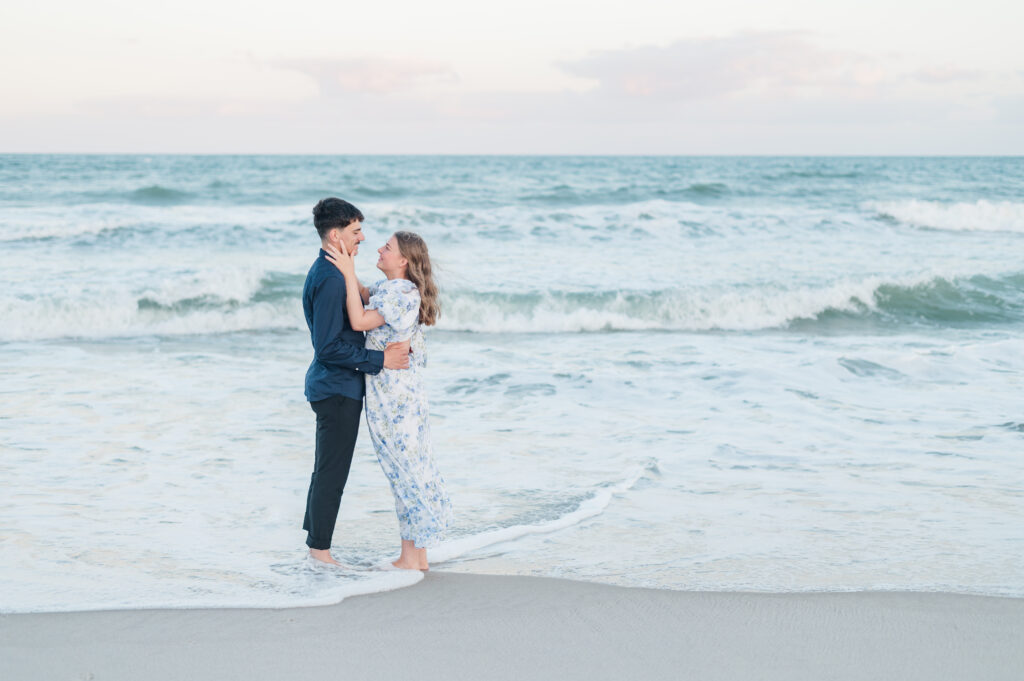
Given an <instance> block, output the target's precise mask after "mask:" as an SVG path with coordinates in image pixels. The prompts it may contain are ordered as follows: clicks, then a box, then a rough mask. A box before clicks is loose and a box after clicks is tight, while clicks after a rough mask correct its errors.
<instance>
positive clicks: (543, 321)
mask: <svg viewBox="0 0 1024 681" xmlns="http://www.w3.org/2000/svg"><path fill="white" fill-rule="evenodd" d="M303 280H304V276H303V275H301V274H295V273H286V272H263V271H260V270H255V269H254V270H239V271H233V270H225V271H215V272H211V273H207V274H206V275H203V276H194V275H193V276H190V277H186V278H179V279H175V280H171V281H168V282H166V283H165V284H163V285H162V286H161V287H159V288H151V289H148V290H145V291H141V292H127V291H125V292H117V291H94V292H89V293H83V292H76V293H73V294H67V295H64V296H61V295H59V294H58V295H49V296H46V295H40V296H37V297H35V298H28V297H26V296H18V297H6V298H0V315H2V318H3V319H4V325H3V327H2V329H0V340H4V341H16V340H30V339H42V338H63V337H84V338H104V337H123V336H137V335H193V334H217V333H228V332H235V331H248V330H273V329H303V328H305V321H304V319H303V316H302V309H301V308H302V306H301V301H300V295H301V290H302V283H303ZM442 303H443V314H442V317H441V321H440V323H439V325H438V328H439V329H442V330H448V331H467V332H478V333H585V332H601V331H636V330H647V331H715V330H723V331H757V330H769V329H792V330H797V331H801V332H807V333H829V332H834V331H842V330H844V329H859V330H864V329H866V328H871V329H875V330H885V329H899V328H904V327H907V326H921V325H924V326H931V327H970V326H978V325H999V324H1012V323H1020V322H1024V273H1015V274H1009V275H1003V276H983V275H975V276H969V277H941V276H929V277H919V278H917V279H910V280H905V281H894V280H887V279H884V278H869V279H864V280H859V281H845V282H838V283H834V284H831V285H828V286H821V287H814V286H804V287H797V288H783V287H769V286H764V287H759V286H750V285H747V286H739V285H737V286H733V287H731V288H728V289H722V290H714V289H696V288H694V289H689V288H671V289H663V290H653V291H612V290H606V291H592V292H573V291H557V290H555V291H548V292H543V293H540V292H524V293H513V292H506V291H469V290H458V291H447V292H444V293H443V298H442Z"/></svg>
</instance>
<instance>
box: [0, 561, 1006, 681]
mask: <svg viewBox="0 0 1024 681" xmlns="http://www.w3.org/2000/svg"><path fill="white" fill-rule="evenodd" d="M1021 669H1024V599H1020V598H1012V597H1003V596H979V595H970V594H953V593H933V592H899V591H891V592H890V591H867V592H802V593H752V592H706V591H670V590H659V589H643V588H633V587H619V586H610V585H604V584H594V583H589V582H576V581H570V580H563V579H555V578H546V577H520V576H490V575H473V574H460V573H445V572H433V571H432V572H430V573H427V575H426V576H425V578H424V579H423V580H422V581H420V582H418V583H416V584H414V585H412V586H409V587H405V588H401V589H397V590H394V591H386V592H380V593H373V594H367V595H361V596H352V597H349V598H346V599H345V600H344V601H342V602H341V603H338V604H336V605H329V606H313V607H304V608H283V609H257V608H251V609H250V608H246V609H180V610H104V611H81V612H69V613H32V614H8V615H0V677H2V678H11V679H24V680H32V679H50V678H81V679H93V678H95V679H136V678H148V679H180V678H191V679H214V678H216V679H232V678H242V677H245V678H247V679H254V680H260V679H286V678H293V677H298V676H300V675H304V674H309V673H320V672H328V673H339V672H340V673H341V674H342V675H343V678H352V679H366V680H372V679H393V678H395V677H396V676H398V675H401V674H409V673H413V674H415V675H416V676H417V677H418V678H420V679H453V680H458V679H467V680H468V679H506V678H507V679H534V678H536V679H546V678H559V679H566V680H572V679H581V680H582V679H594V678H608V679H611V678H615V679H622V678H638V679H680V678H700V679H723V680H725V679H728V680H733V679H736V680H739V679H752V678H757V679H763V680H771V679H780V680H781V679H808V680H811V679H814V680H817V679H822V678H829V679H851V680H854V679H857V680H860V679H865V678H872V679H888V678H892V679H900V680H901V681H908V680H912V679H922V680H925V679H928V680H932V679H943V678H985V679H989V680H994V681H998V680H999V679H1007V680H1009V679H1011V678H1012V679H1016V678H1019V671H1020V670H1021Z"/></svg>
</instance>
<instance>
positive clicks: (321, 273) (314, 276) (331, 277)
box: [306, 258, 345, 288]
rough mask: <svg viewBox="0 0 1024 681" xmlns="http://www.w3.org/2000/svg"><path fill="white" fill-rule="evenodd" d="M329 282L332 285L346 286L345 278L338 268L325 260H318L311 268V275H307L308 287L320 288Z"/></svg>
mask: <svg viewBox="0 0 1024 681" xmlns="http://www.w3.org/2000/svg"><path fill="white" fill-rule="evenodd" d="M327 281H330V282H331V283H332V285H333V284H335V283H340V284H341V285H342V286H344V285H345V277H343V276H342V274H341V272H339V271H338V268H337V267H335V266H334V265H332V264H331V263H329V262H327V261H326V260H324V259H323V258H317V259H316V260H315V261H314V262H313V264H312V265H311V266H310V268H309V273H308V274H306V287H307V288H309V287H311V286H314V287H319V286H321V285H322V284H323V283H324V282H327Z"/></svg>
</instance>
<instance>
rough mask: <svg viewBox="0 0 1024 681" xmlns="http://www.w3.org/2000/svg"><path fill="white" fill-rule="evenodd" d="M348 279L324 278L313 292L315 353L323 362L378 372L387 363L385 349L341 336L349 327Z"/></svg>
mask: <svg viewBox="0 0 1024 681" xmlns="http://www.w3.org/2000/svg"><path fill="white" fill-rule="evenodd" d="M344 305H345V281H344V280H343V279H341V278H340V277H328V278H326V279H324V280H323V281H322V282H321V283H320V285H319V286H318V287H317V290H316V291H315V292H314V293H313V320H312V325H311V326H312V329H311V334H310V335H311V336H312V339H313V353H314V355H315V356H316V360H317V361H318V362H320V363H321V364H330V365H333V366H340V367H346V368H349V369H357V370H359V371H362V372H365V373H367V374H377V373H380V370H381V369H382V368H383V367H384V353H383V352H381V351H379V350H367V349H366V348H364V347H360V346H358V345H356V344H354V343H349V342H348V341H346V340H344V339H343V338H342V337H341V332H342V331H343V330H344V328H345V316H344V315H345V312H344Z"/></svg>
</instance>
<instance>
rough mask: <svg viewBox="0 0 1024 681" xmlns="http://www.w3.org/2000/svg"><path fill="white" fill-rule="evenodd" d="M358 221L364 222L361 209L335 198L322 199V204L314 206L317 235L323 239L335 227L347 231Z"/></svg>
mask: <svg viewBox="0 0 1024 681" xmlns="http://www.w3.org/2000/svg"><path fill="white" fill-rule="evenodd" d="M356 220H359V221H360V222H362V220H363V214H362V213H360V212H359V209H358V208H356V207H355V206H353V205H352V204H351V203H349V202H348V201H342V200H341V199H336V198H334V197H333V196H332V197H331V198H329V199H320V202H319V203H317V204H316V205H315V206H313V225H314V226H316V233H317V234H319V235H320V238H321V239H323V238H324V237H326V236H327V232H329V231H331V230H332V229H334V228H335V227H338V228H340V229H345V228H346V227H348V226H349V225H351V224H352V223H353V222H355V221H356Z"/></svg>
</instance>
